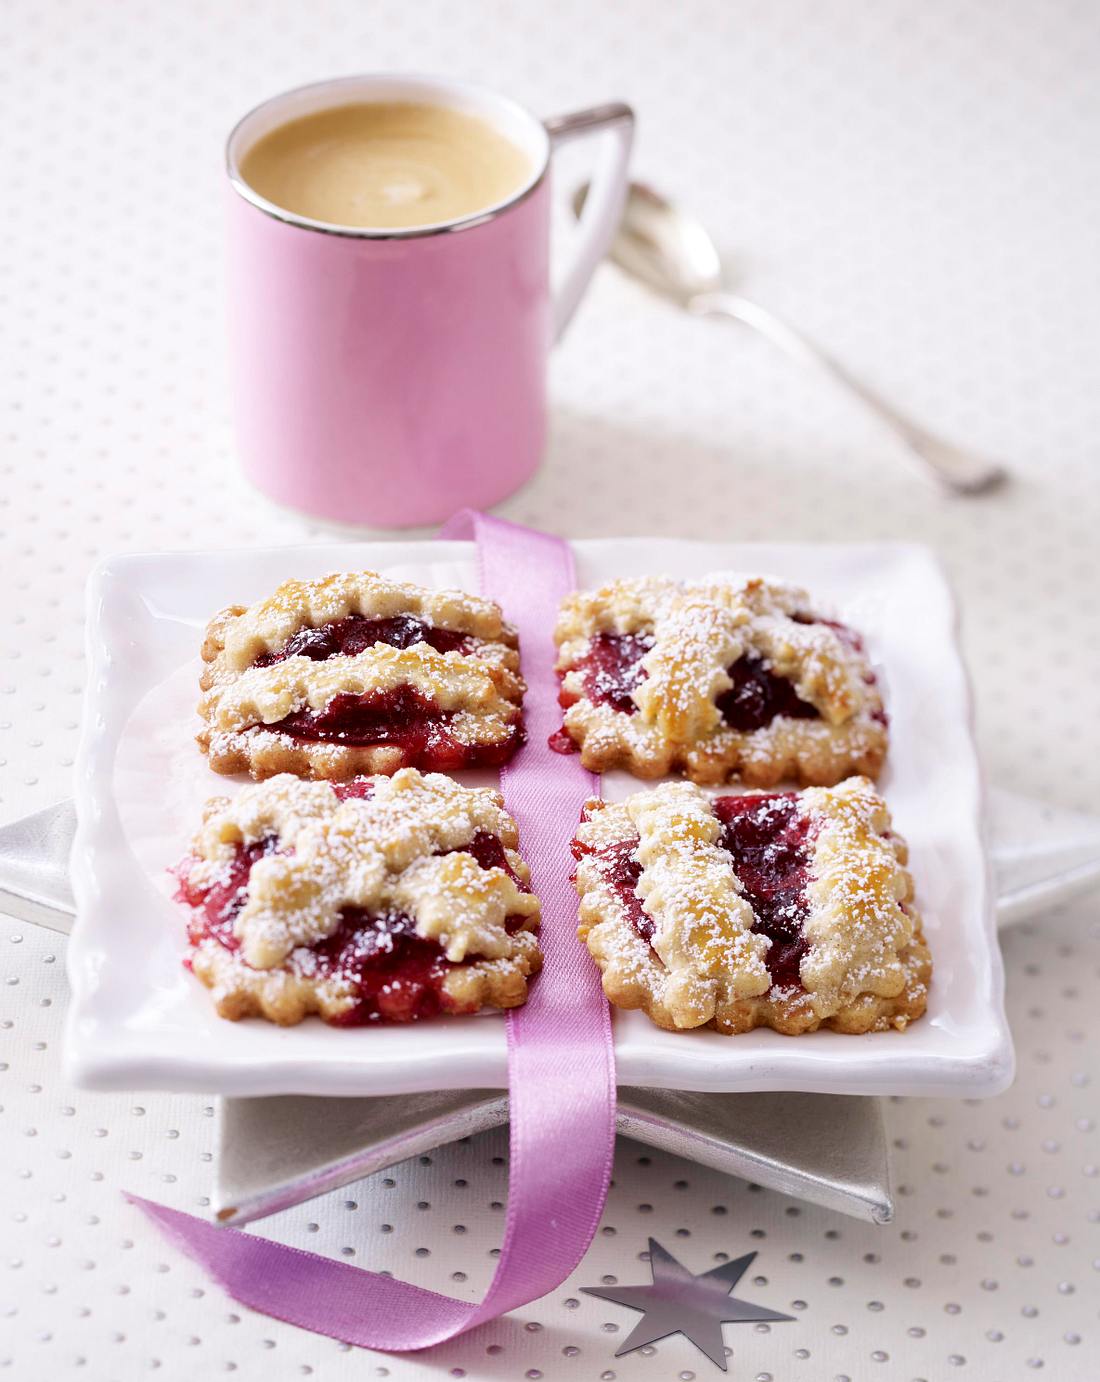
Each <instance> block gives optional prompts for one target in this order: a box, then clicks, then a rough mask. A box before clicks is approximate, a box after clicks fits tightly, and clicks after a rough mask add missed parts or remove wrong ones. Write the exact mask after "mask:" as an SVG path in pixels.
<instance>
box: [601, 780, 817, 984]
mask: <svg viewBox="0 0 1100 1382" xmlns="http://www.w3.org/2000/svg"><path fill="white" fill-rule="evenodd" d="M714 814H715V815H716V816H717V817H718V819H719V820H720V821H721V822H722V825H723V827H724V829H723V831H722V835H721V837H720V839H719V843H720V844H721V845H722V847H723V848H724V849H727V850H729V852H730V854H731V855H732V856H733V861H734V868H735V869H736V871H737V876H738V878H740V880H741V883H742V888H743V893H744V897H745V900H746V901H747V902H748V903H749V905H750V906H751V907H752V909H753V912H754V913H755V916H756V923H755V925H754V926H753V930H754V931H755V932H756V933H757V934H758V935H764V936H767V937H768V939H769V940H770V941H771V947H770V949H769V950H768V953H767V955H766V956H765V963H766V964H767V966H768V973H769V974H770V975H771V980H772V984H773V986H775V987H777V988H790V987H794V988H798V987H800V986H801V979H800V977H799V966H800V965H801V963H802V957H803V955H805V953H806V951H807V950H808V948H809V946H808V945H807V942H806V940H805V937H804V936H803V934H802V924H803V922H804V921H805V919H806V916H807V913H808V911H809V903H808V900H807V897H806V885H807V883H808V882H809V867H810V845H811V838H812V837H811V833H810V825H809V822H808V821H807V819H806V818H805V816H803V815H802V813H801V812H800V811H799V809H798V798H797V794H796V793H793V792H780V793H772V794H769V795H767V796H755V797H719V798H718V799H717V801H715V803H714ZM636 848H637V842H636V841H634V840H628V841H626V842H625V843H623V844H617V845H611V846H609V847H608V848H606V849H601V850H596V851H591V852H592V853H593V854H594V856H595V858H596V859H597V860H598V861H599V865H600V869H601V871H602V873H603V876H604V879H605V880H606V882H607V883H608V884H609V885H610V886H611V887H612V888H613V889H614V890H615V892H616V893H617V894H618V897H619V900H620V902H621V903H622V905H623V907H624V909H625V910H626V914H627V917H628V919H629V921H630V924H631V926H632V927H633V928H634V930H635V931H636V932H637V934H638V935H639V936H641V938H642V939H643V940H644V941H652V939H653V931H654V925H653V919H652V918H651V917H650V916H649V915H648V914H647V913H646V912H645V910H644V909H643V907H642V902H641V899H640V898H639V897H638V894H637V891H636V890H637V886H638V879H639V878H640V877H641V873H642V867H641V865H640V864H639V863H638V861H637V859H636V858H635V857H634V851H635V849H636ZM589 852H590V851H588V850H586V849H585V847H584V846H583V845H578V844H576V842H574V853H575V854H577V855H581V854H585V853H589Z"/></svg>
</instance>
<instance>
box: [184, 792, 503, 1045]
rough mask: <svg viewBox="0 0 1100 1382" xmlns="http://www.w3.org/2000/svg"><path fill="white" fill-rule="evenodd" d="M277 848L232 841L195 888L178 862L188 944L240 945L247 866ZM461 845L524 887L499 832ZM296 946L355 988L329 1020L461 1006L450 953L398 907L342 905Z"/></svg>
mask: <svg viewBox="0 0 1100 1382" xmlns="http://www.w3.org/2000/svg"><path fill="white" fill-rule="evenodd" d="M334 790H335V791H336V793H337V795H338V796H339V797H340V798H341V799H347V798H348V797H366V796H369V795H370V794H371V792H372V791H373V790H374V784H373V783H371V782H370V781H369V780H366V779H363V778H357V779H355V780H354V781H352V782H348V783H342V784H340V785H339V786H337V787H335V788H334ZM275 852H277V851H276V841H275V839H274V837H271V836H269V837H267V838H265V839H264V840H260V841H258V842H256V843H255V844H251V845H246V846H241V847H238V849H237V852H236V854H235V856H234V857H233V859H232V860H231V861H230V862H229V864H228V865H227V867H226V869H225V871H224V874H223V876H222V877H221V878H220V879H219V880H218V881H217V882H216V883H215V884H213V885H212V886H211V887H208V888H202V887H193V886H192V885H191V884H190V882H189V881H188V870H187V864H186V863H185V864H184V865H182V866H181V868H180V870H179V878H180V889H179V892H178V894H177V899H178V900H179V901H181V902H186V903H187V904H188V905H189V906H190V907H191V908H192V909H193V911H192V918H191V922H190V924H189V926H188V937H189V938H190V941H191V944H192V945H193V946H194V945H198V944H199V942H200V941H202V940H204V939H207V938H209V939H211V940H215V941H217V943H218V944H219V945H222V946H224V947H225V948H226V950H238V949H239V948H240V941H239V940H238V939H237V937H236V936H235V935H234V934H233V923H234V921H235V919H236V917H237V914H238V913H239V912H240V910H241V908H242V907H243V906H244V904H245V902H246V901H247V899H248V879H249V875H250V874H251V872H252V865H253V864H254V863H255V862H256V860H257V859H262V858H264V857H265V856H266V855H269V854H273V853H275ZM466 852H467V853H469V854H472V855H473V856H474V858H475V859H476V860H477V862H478V863H479V864H480V865H481V867H482V868H485V869H488V868H502V869H504V870H505V871H506V872H507V873H508V874H510V875H511V877H512V878H513V879H515V881H516V883H517V884H518V886H519V887H520V888H522V889H523V891H525V892H526V891H529V889H528V886H527V884H526V883H524V882H523V881H522V880H520V879H519V878H517V877H516V875H515V873H514V872H513V870H512V867H511V865H510V863H509V862H508V856H507V854H506V853H505V849H504V845H503V844H502V843H501V841H500V839H499V837H498V836H496V835H493V834H490V833H489V832H488V831H484V830H481V831H478V833H477V834H476V835H475V836H474V838H473V840H472V841H471V842H470V844H469V845H468V846H466ZM522 925H523V918H522V917H521V916H515V917H509V918H507V919H506V921H505V926H506V928H507V930H508V932H509V934H513V933H514V932H515V931H517V930H519V928H520V927H521V926H522ZM295 953H296V958H297V960H298V963H299V964H300V965H301V967H302V968H303V969H305V968H307V967H308V972H310V973H312V974H315V975H317V976H318V977H320V978H323V979H340V980H343V981H345V982H346V983H347V984H348V985H349V987H350V988H351V990H352V992H353V993H354V995H355V1002H354V1004H353V1005H352V1006H351V1007H350V1008H348V1009H347V1010H346V1011H345V1012H343V1013H342V1014H341V1015H340V1016H339V1017H337V1018H334V1019H332V1022H333V1025H335V1026H339V1027H359V1026H363V1025H365V1024H367V1023H376V1022H414V1021H419V1020H420V1019H421V1018H425V1017H434V1016H435V1015H436V1014H437V1013H440V1012H458V1011H461V1009H460V1008H459V1007H458V1006H457V1005H456V1004H455V1003H454V1001H453V1000H452V999H451V998H450V997H449V996H448V995H447V993H446V992H445V990H444V988H443V982H444V980H445V979H446V977H447V974H448V973H449V971H450V970H452V969H457V968H460V965H459V964H456V963H454V962H452V961H450V960H448V959H447V958H446V956H445V955H444V953H443V951H442V949H441V948H440V946H439V945H438V944H437V943H436V942H435V941H431V940H424V939H423V938H422V937H420V936H418V935H417V934H416V926H415V923H414V922H413V920H412V918H411V917H409V916H408V915H406V914H405V913H404V912H383V913H370V912H367V911H364V910H363V909H362V908H360V907H345V908H344V910H343V911H342V912H341V914H340V924H339V926H338V927H337V929H336V930H335V931H334V932H333V933H332V935H331V936H328V937H326V939H324V940H322V941H319V942H317V943H316V944H315V945H313V946H310V947H309V948H308V952H307V953H305V954H303V951H301V950H299V951H297V952H295Z"/></svg>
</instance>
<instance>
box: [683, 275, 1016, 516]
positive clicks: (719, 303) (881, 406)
mask: <svg viewBox="0 0 1100 1382" xmlns="http://www.w3.org/2000/svg"><path fill="white" fill-rule="evenodd" d="M687 305H688V310H689V311H691V312H694V313H696V314H697V315H698V316H722V317H732V318H733V319H734V320H735V321H739V322H743V323H744V324H745V325H746V326H751V327H754V328H755V329H756V330H757V331H759V332H760V334H761V335H762V336H766V337H767V338H768V340H769V341H771V342H772V344H773V345H777V346H779V348H780V349H781V350H785V351H786V352H787V354H788V355H791V356H793V357H794V358H795V359H796V360H801V361H802V362H803V363H804V364H807V365H813V366H815V367H816V368H817V369H819V370H823V371H824V372H825V373H826V374H828V375H829V376H831V378H833V379H835V380H836V381H837V383H839V384H843V385H844V386H845V387H846V388H847V389H848V391H849V393H853V394H855V395H856V397H857V398H859V399H861V400H862V401H863V403H864V404H865V405H866V406H867V407H868V408H870V409H871V411H872V412H874V413H877V414H878V416H879V417H880V418H881V419H882V420H883V421H884V422H885V423H886V424H887V425H888V426H890V427H892V428H893V430H894V432H895V433H896V434H897V435H898V436H899V437H900V438H901V439H902V441H904V442H905V444H906V445H907V446H908V447H909V449H910V450H911V451H912V452H914V453H915V454H916V455H917V456H919V457H920V459H921V460H922V461H924V463H925V465H926V466H927V467H928V468H929V469H930V470H931V471H932V472H933V473H934V474H935V475H936V477H937V478H938V479H939V480H940V482H941V483H942V484H944V485H946V486H947V488H948V489H951V490H954V491H956V492H958V493H960V494H978V493H981V492H982V491H983V490H988V489H992V488H993V486H994V485H998V484H1000V482H1001V481H1002V480H1004V479H1005V475H1006V473H1005V471H1004V469H1003V468H1002V467H1001V466H999V465H996V464H994V463H993V462H991V461H986V460H983V459H982V457H980V456H976V455H974V453H973V452H970V451H964V450H963V449H962V448H961V447H958V446H953V445H952V444H951V443H950V442H947V441H944V440H943V439H942V438H941V437H937V436H936V435H935V434H934V433H932V432H929V431H927V430H926V429H925V428H924V427H922V426H921V425H920V424H919V423H917V422H914V421H913V419H912V418H909V417H907V416H906V415H905V414H904V413H901V412H899V411H898V409H897V408H895V407H894V406H893V404H891V403H887V401H886V400H885V399H884V398H881V397H880V396H879V395H878V394H877V393H875V391H874V390H873V389H871V388H869V387H868V386H867V385H866V384H864V383H863V381H862V380H860V379H857V378H856V377H855V375H853V374H850V373H849V372H848V370H847V369H846V368H845V367H844V366H843V365H842V364H840V363H839V361H837V360H834V359H833V358H832V356H830V355H828V354H826V352H825V351H823V350H821V349H820V348H819V347H817V346H816V345H813V344H812V343H811V342H810V341H809V340H807V339H806V337H805V336H803V335H802V334H801V332H799V331H796V330H795V329H794V328H793V327H791V326H788V325H787V323H786V322H785V321H782V320H781V319H780V318H779V317H776V316H773V314H772V313H771V312H769V311H768V310H767V309H766V308H763V307H758V306H757V305H756V303H754V302H748V301H747V300H746V299H745V298H743V297H738V295H737V294H736V293H722V292H718V293H700V294H698V295H697V296H696V297H693V298H692V299H691V300H690V301H689V302H688V304H687Z"/></svg>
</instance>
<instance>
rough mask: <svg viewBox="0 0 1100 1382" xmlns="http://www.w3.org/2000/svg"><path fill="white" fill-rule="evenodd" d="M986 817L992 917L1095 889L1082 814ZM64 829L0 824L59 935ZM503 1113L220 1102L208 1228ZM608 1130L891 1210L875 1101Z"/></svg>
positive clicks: (21, 911)
mask: <svg viewBox="0 0 1100 1382" xmlns="http://www.w3.org/2000/svg"><path fill="white" fill-rule="evenodd" d="M992 814H993V824H994V831H993V833H994V841H995V843H994V850H993V853H994V861H995V864H996V866H997V877H998V893H999V897H998V916H999V918H1000V920H1001V921H1002V923H1004V924H1007V923H1009V922H1014V921H1018V920H1022V919H1023V918H1024V917H1026V916H1031V915H1034V914H1035V913H1036V912H1038V911H1041V910H1042V909H1043V908H1044V907H1045V906H1049V905H1053V903H1054V902H1056V901H1062V900H1064V899H1065V898H1067V897H1069V896H1070V895H1072V894H1074V893H1077V892H1080V891H1083V890H1084V889H1085V888H1088V887H1091V886H1094V885H1095V884H1096V883H1097V882H1100V824H1098V823H1097V822H1095V821H1092V820H1091V819H1090V818H1088V817H1081V816H1071V815H1070V813H1065V812H1052V811H1051V810H1050V808H1047V807H1045V806H1042V805H1041V804H1040V803H1037V802H1031V801H1028V800H1027V799H1026V798H1020V797H1010V796H1008V795H1007V794H1002V793H997V794H995V795H994V800H993V813H992ZM75 827H76V817H75V814H74V812H73V808H72V805H71V803H69V802H61V803H59V804H58V805H57V806H53V807H49V808H48V809H47V810H45V811H39V812H37V813H36V814H35V815H32V816H27V817H25V818H24V819H22V820H19V821H15V822H14V823H12V824H11V825H8V826H5V827H3V828H0V908H2V909H3V910H4V911H6V912H8V913H10V914H11V915H13V916H17V917H20V918H21V919H23V920H26V921H30V922H34V923H37V924H38V925H42V926H47V927H50V928H52V929H53V930H56V931H61V932H64V933H67V932H68V931H69V930H70V929H71V925H72V919H73V910H74V909H73V898H72V892H71V890H70V888H69V853H70V850H71V846H72V838H73V832H74V830H75ZM320 1105H323V1106H324V1117H323V1118H319V1117H318V1116H317V1115H318V1107H319V1106H320ZM507 1121H508V1095H507V1094H506V1093H504V1092H501V1091H499V1090H461V1091H453V1092H452V1091H447V1092H444V1093H437V1094H417V1095H411V1096H401V1097H384V1098H373V1099H371V1098H363V1099H323V1100H322V1099H314V1098H306V1097H298V1096H283V1097H277V1098H259V1099H223V1100H222V1101H221V1121H220V1146H219V1155H218V1165H217V1181H216V1186H215V1190H214V1194H213V1205H214V1209H215V1212H216V1215H217V1218H218V1220H219V1221H220V1222H223V1223H233V1224H245V1223H249V1222H251V1221H253V1220H256V1219H261V1218H263V1217H264V1216H265V1215H268V1214H274V1213H276V1212H277V1211H279V1210H282V1209H288V1208H290V1207H291V1206H293V1205H296V1204H300V1203H302V1202H303V1201H305V1200H308V1199H311V1198H313V1197H314V1196H316V1195H322V1194H325V1193H326V1192H327V1191H329V1190H335V1189H337V1188H338V1187H340V1186H343V1185H347V1184H349V1183H350V1182H352V1181H355V1180H359V1179H361V1178H362V1177H363V1176H367V1175H370V1174H371V1173H372V1172H375V1171H380V1170H382V1169H383V1168H384V1167H387V1166H392V1165H393V1164H394V1163H396V1162H398V1161H403V1160H405V1159H406V1158H407V1157H411V1156H417V1155H420V1154H422V1153H424V1152H426V1151H429V1150H431V1149H432V1148H434V1147H439V1146H442V1145H443V1144H444V1143H447V1142H453V1141H455V1140H456V1139H458V1138H460V1137H468V1136H471V1135H472V1134H474V1133H478V1132H483V1131H485V1130H486V1129H488V1128H493V1127H497V1126H499V1125H500V1124H502V1123H506V1122H507ZM618 1125H619V1132H620V1133H621V1134H622V1135H624V1136H626V1137H631V1138H634V1139H635V1140H636V1141H638V1142H644V1143H647V1144H648V1145H650V1146H653V1147H659V1148H660V1149H661V1150H663V1151H668V1152H673V1153H675V1154H676V1155H677V1156H683V1157H686V1158H687V1159H689V1160H691V1161H695V1162H699V1163H701V1164H702V1165H704V1166H710V1167H713V1168H714V1169H715V1170H718V1171H724V1172H726V1173H728V1174H729V1175H734V1176H739V1177H741V1178H744V1179H748V1180H752V1181H754V1182H756V1183H757V1184H759V1185H765V1186H768V1187H770V1188H772V1189H776V1190H780V1191H782V1192H783V1193H785V1194H789V1195H793V1196H796V1197H797V1198H799V1199H804V1200H808V1201H810V1202H812V1203H815V1204H820V1205H824V1206H827V1207H829V1208H831V1209H837V1210H840V1211H841V1212H843V1213H846V1214H852V1215H855V1216H857V1217H859V1218H863V1219H871V1220H873V1221H875V1222H877V1223H886V1222H887V1221H888V1220H889V1219H890V1218H891V1217H892V1214H893V1203H892V1200H891V1197H890V1178H889V1161H888V1156H887V1146H886V1138H885V1136H884V1132H883V1121H882V1107H881V1102H880V1101H879V1100H878V1099H874V1098H869V1097H868V1098H858V1097H852V1096H841V1095H823V1094H792V1093H781V1094H719V1095H715V1094H692V1093H680V1092H677V1091H673V1090H655V1089H633V1088H622V1089H620V1090H619V1106H618Z"/></svg>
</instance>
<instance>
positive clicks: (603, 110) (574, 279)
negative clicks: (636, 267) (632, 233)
mask: <svg viewBox="0 0 1100 1382" xmlns="http://www.w3.org/2000/svg"><path fill="white" fill-rule="evenodd" d="M543 124H544V126H545V128H546V133H547V134H548V135H549V136H550V152H551V154H553V151H554V150H555V149H556V148H557V147H558V146H559V145H560V144H565V143H567V142H568V141H569V140H571V139H580V138H583V137H584V136H585V135H589V134H599V133H601V132H602V133H603V134H605V135H606V136H607V137H606V138H605V139H603V140H601V143H602V144H603V149H602V150H601V155H600V160H599V162H598V163H597V165H596V171H595V174H594V175H593V178H592V185H591V186H590V188H589V190H588V196H587V197H586V198H585V203H584V210H583V211H582V212H581V218H580V228H579V235H580V241H579V244H578V245H577V248H576V250H575V251H574V254H573V262H572V263H571V264H570V265H569V268H568V269H567V270H566V272H565V277H564V278H563V279H562V282H561V286H560V287H559V288H558V291H557V293H556V294H555V296H554V304H553V318H552V335H551V340H553V341H555V342H557V341H559V340H561V337H562V333H563V332H564V331H565V328H566V327H567V326H568V325H569V323H570V321H572V319H573V313H574V312H575V311H576V310H577V308H578V306H579V305H580V300H581V298H582V297H584V293H585V289H586V288H587V287H588V281H589V279H590V278H591V277H592V274H593V271H594V270H595V268H596V265H597V264H598V263H599V262H600V260H601V259H602V258H603V257H604V255H605V254H606V252H607V247H608V245H610V243H611V237H612V236H613V235H614V234H615V231H616V230H617V229H618V227H619V220H620V218H621V217H622V214H623V201H624V199H625V197H626V167H627V163H628V162H629V160H630V146H631V144H632V143H633V142H634V112H633V111H632V110H631V109H630V107H629V106H628V105H624V104H623V103H622V101H611V102H609V103H608V104H606V105H602V106H592V107H590V108H589V109H588V110H578V111H574V112H573V114H571V115H555V116H551V118H550V119H549V120H544V121H543Z"/></svg>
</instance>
